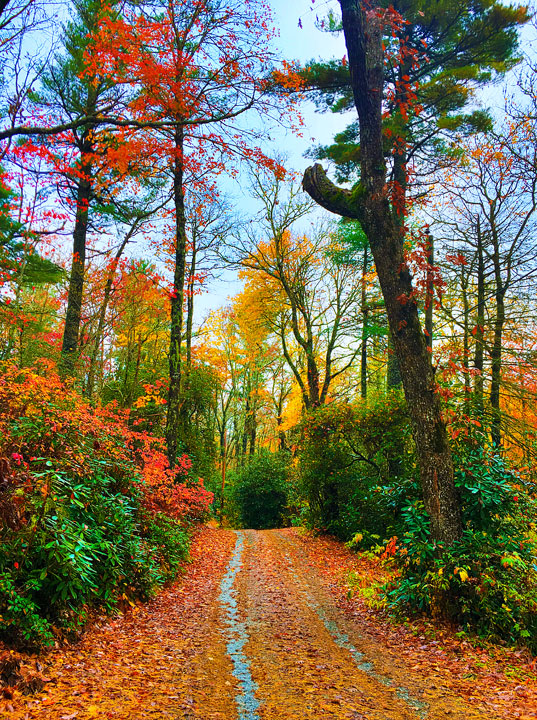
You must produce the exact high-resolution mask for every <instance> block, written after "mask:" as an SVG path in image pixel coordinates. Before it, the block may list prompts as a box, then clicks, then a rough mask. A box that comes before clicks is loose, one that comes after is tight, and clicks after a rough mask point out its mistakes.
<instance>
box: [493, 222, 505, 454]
mask: <svg viewBox="0 0 537 720" xmlns="http://www.w3.org/2000/svg"><path fill="white" fill-rule="evenodd" d="M493 234H494V233H493ZM492 259H493V262H494V275H495V280H496V291H495V300H496V318H495V320H494V336H493V340H492V349H491V353H490V360H491V373H490V409H491V412H492V419H491V423H490V435H491V439H492V444H493V445H494V446H496V447H497V448H499V447H500V444H501V439H502V437H501V425H502V416H501V409H500V387H501V382H502V339H503V327H504V325H505V291H506V289H505V286H504V284H503V282H502V275H501V266H500V253H499V244H497V243H495V247H494V254H493V257H492Z"/></svg>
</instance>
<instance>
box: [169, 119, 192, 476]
mask: <svg viewBox="0 0 537 720" xmlns="http://www.w3.org/2000/svg"><path fill="white" fill-rule="evenodd" d="M183 145H184V132H183V128H182V127H179V128H178V129H177V132H176V134H175V150H176V158H175V162H174V170H173V198H174V204H175V271H174V276H173V293H172V297H171V330H170V350H169V366H170V385H169V388H168V411H167V415H166V431H165V437H166V449H167V455H168V461H169V463H170V467H173V466H174V465H175V462H176V460H177V454H178V448H179V433H180V428H181V340H182V333H183V301H184V295H185V270H186V244H187V243H186V216H185V198H184V188H183Z"/></svg>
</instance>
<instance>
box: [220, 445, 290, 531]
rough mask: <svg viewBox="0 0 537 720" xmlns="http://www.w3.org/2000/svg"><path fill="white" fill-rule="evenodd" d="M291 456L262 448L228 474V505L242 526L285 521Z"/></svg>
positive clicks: (250, 526)
mask: <svg viewBox="0 0 537 720" xmlns="http://www.w3.org/2000/svg"><path fill="white" fill-rule="evenodd" d="M288 475H289V457H288V455H287V454H286V453H270V452H268V451H262V452H259V453H257V454H256V455H254V456H253V457H252V458H250V459H249V461H248V462H247V464H246V465H244V466H243V467H241V468H239V469H237V470H235V471H234V472H232V473H230V475H229V487H230V491H229V496H228V497H229V505H230V508H229V509H230V510H231V513H232V514H235V516H236V518H237V521H238V523H239V525H240V526H241V527H247V528H255V529H263V528H272V527H281V526H282V524H283V523H284V518H285V511H286V506H287V495H288Z"/></svg>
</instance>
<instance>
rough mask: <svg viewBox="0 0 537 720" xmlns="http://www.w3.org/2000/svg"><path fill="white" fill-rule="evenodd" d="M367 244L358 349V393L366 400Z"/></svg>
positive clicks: (367, 326)
mask: <svg viewBox="0 0 537 720" xmlns="http://www.w3.org/2000/svg"><path fill="white" fill-rule="evenodd" d="M367 263H368V257H367V244H366V246H365V247H364V261H363V266H362V298H361V299H362V348H361V351H360V356H361V357H360V395H361V397H362V400H367V336H368V332H369V308H368V306H367V283H366V276H367Z"/></svg>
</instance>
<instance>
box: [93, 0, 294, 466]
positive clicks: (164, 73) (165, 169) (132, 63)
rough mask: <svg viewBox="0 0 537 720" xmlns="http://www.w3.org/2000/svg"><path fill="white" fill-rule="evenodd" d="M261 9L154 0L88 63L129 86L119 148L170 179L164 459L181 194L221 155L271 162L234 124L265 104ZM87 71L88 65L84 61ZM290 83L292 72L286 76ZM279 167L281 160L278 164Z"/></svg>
mask: <svg viewBox="0 0 537 720" xmlns="http://www.w3.org/2000/svg"><path fill="white" fill-rule="evenodd" d="M269 17H270V15H269V9H268V6H267V5H266V4H265V3H264V2H262V0H247V1H246V2H243V1H239V0H216V1H214V0H213V1H209V0H159V2H154V3H147V4H144V3H142V4H137V5H136V7H135V8H131V9H127V10H126V11H125V14H124V15H123V16H122V17H121V18H118V19H111V18H109V19H106V20H105V21H104V22H103V24H102V27H101V32H100V36H99V44H100V51H99V53H98V54H97V55H96V57H95V60H94V62H96V63H99V65H100V66H101V68H104V70H105V71H108V70H110V71H112V72H113V73H114V75H115V77H116V78H117V81H118V83H127V84H129V85H131V87H132V88H133V89H134V94H133V99H132V101H131V102H130V103H129V106H128V109H127V112H128V117H127V116H126V125H127V126H128V127H126V128H125V138H126V139H128V141H129V143H130V144H129V148H130V149H129V152H131V153H132V152H134V153H139V154H144V155H146V156H150V157H152V158H153V159H154V163H155V168H158V169H159V172H160V173H161V174H163V175H164V176H165V177H166V178H167V179H168V182H169V183H170V184H171V186H172V188H173V206H174V215H175V227H174V229H173V237H172V240H171V243H170V245H171V248H170V249H171V252H172V254H173V257H174V278H173V288H172V292H171V337H170V353H169V364H170V385H169V393H168V414H167V425H166V442H167V448H168V457H169V461H170V464H171V465H172V466H173V464H174V463H175V460H176V457H177V455H178V449H179V443H180V438H179V433H180V416H181V376H182V372H181V365H182V360H181V352H182V341H183V333H184V328H183V325H184V322H183V316H184V300H185V272H186V253H187V245H188V240H187V222H186V213H185V194H186V193H188V192H189V191H190V190H191V189H196V190H199V189H200V188H203V189H204V191H205V192H208V193H210V194H216V187H215V179H216V177H217V176H218V174H220V173H221V172H223V171H224V170H225V169H226V165H227V166H229V164H230V159H239V160H246V161H250V162H255V163H260V164H263V165H265V166H269V167H272V168H273V169H274V170H276V171H278V168H277V167H276V166H275V164H274V163H273V162H271V161H270V160H269V159H268V158H266V156H265V155H264V154H263V153H262V152H261V150H260V149H259V148H258V147H257V146H256V145H255V142H253V141H254V140H255V138H256V135H257V133H256V132H252V131H250V132H249V131H247V130H245V128H243V127H239V125H238V124H237V122H236V119H237V118H238V116H240V115H242V114H243V113H245V112H246V111H247V110H250V109H252V108H254V107H255V108H257V110H258V111H260V110H263V112H264V113H266V112H267V111H268V109H269V107H270V106H271V105H273V104H274V97H273V96H272V97H271V98H269V96H268V95H264V91H265V89H266V88H267V81H266V80H265V78H268V77H269V74H270V71H271V70H272V63H273V53H272V50H271V47H270V41H271V37H272V34H273V31H272V30H271V29H270V27H269V24H268V23H269ZM90 71H91V69H90ZM290 81H291V82H292V79H291V80H290ZM280 172H281V169H280Z"/></svg>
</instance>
